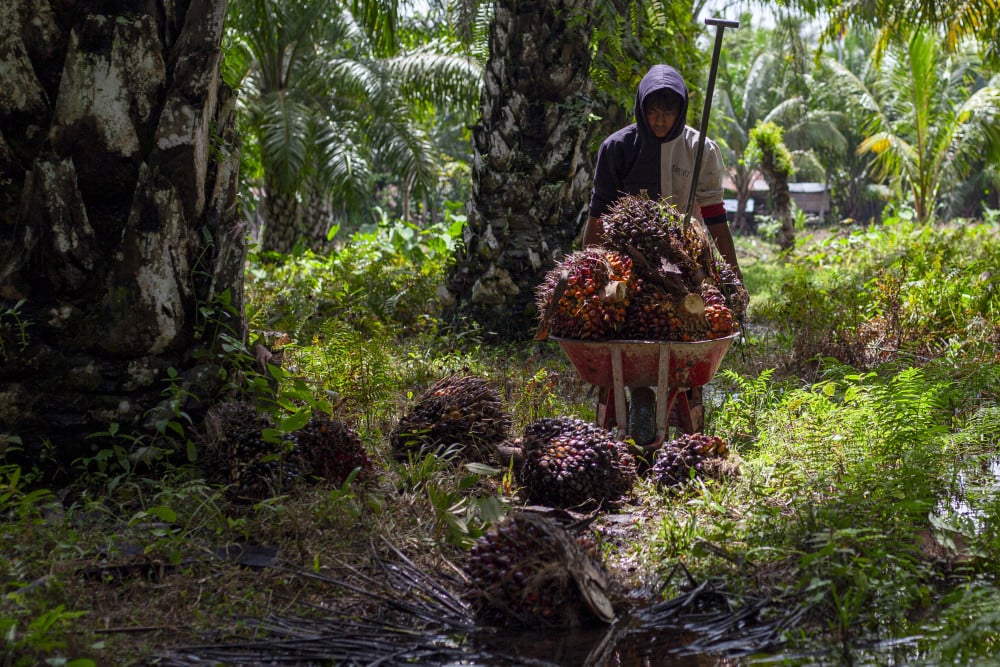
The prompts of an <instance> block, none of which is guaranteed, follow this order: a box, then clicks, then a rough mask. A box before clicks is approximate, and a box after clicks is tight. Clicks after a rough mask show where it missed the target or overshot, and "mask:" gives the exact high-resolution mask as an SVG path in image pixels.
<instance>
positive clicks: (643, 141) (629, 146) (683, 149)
mask: <svg viewBox="0 0 1000 667" xmlns="http://www.w3.org/2000/svg"><path fill="white" fill-rule="evenodd" d="M660 90H664V91H670V92H673V93H676V94H677V95H679V96H680V98H681V100H682V102H681V109H680V111H679V113H678V116H677V123H676V124H675V125H674V127H673V129H671V131H670V133H669V134H668V135H667V136H666V137H664V138H663V139H658V138H657V137H656V135H655V134H654V133H653V130H652V129H651V128H650V127H649V124H648V123H647V122H646V114H645V113H643V102H645V100H646V98H647V97H649V96H650V95H652V94H653V93H654V92H656V91H660ZM687 110H688V90H687V85H686V84H685V83H684V78H683V77H682V76H681V75H680V73H678V72H677V70H675V69H674V68H673V67H671V66H669V65H653V66H652V67H651V68H650V69H649V72H647V73H646V75H645V76H644V77H643V78H642V81H640V82H639V88H638V90H637V91H636V95H635V120H636V122H635V123H632V124H631V125H628V126H626V127H623V128H622V129H620V130H618V131H617V132H615V133H613V134H611V135H610V136H608V138H607V139H605V140H604V142H603V143H602V144H601V147H600V149H599V150H598V152H597V164H596V166H595V168H594V186H593V189H592V190H591V195H590V216H591V217H594V218H599V217H601V216H602V215H603V214H605V213H607V212H608V209H609V208H610V206H611V204H612V203H614V201H615V200H616V199H618V197H620V196H622V195H623V194H631V195H642V194H645V195H647V196H649V197H650V198H651V199H660V198H661V197H664V198H666V199H668V200H669V201H670V202H671V203H672V204H673V205H674V206H676V207H677V208H678V209H679V210H680V211H681V213H684V211H685V210H686V208H687V199H688V196H689V195H690V191H691V175H692V172H693V171H694V162H695V156H696V153H697V150H698V137H699V133H698V131H697V130H695V129H694V128H691V127H688V125H687V124H686V123H685V122H684V119H685V118H686V117H687ZM722 174H723V162H722V155H721V153H720V151H719V147H718V145H717V144H716V143H715V142H714V141H712V140H711V139H708V138H706V140H705V147H704V152H703V153H702V159H701V168H700V171H699V175H698V188H697V190H696V192H695V201H696V202H697V204H698V206H695V207H693V209H692V210H693V213H694V215H695V216H696V217H698V218H701V219H703V220H704V221H705V222H706V223H707V224H718V223H724V222H726V210H725V207H724V205H723V203H722V198H723V189H722Z"/></svg>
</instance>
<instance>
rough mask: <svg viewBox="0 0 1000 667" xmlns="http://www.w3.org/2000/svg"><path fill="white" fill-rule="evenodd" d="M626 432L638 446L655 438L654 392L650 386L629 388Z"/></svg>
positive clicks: (646, 443)
mask: <svg viewBox="0 0 1000 667" xmlns="http://www.w3.org/2000/svg"><path fill="white" fill-rule="evenodd" d="M629 393H630V396H629V399H630V400H629V404H628V432H629V433H630V434H631V435H632V439H633V440H634V441H635V444H637V445H639V446H640V447H642V446H645V445H648V444H649V443H651V442H653V440H655V439H656V392H654V391H653V389H652V388H651V387H635V388H633V389H631V390H630V392H629Z"/></svg>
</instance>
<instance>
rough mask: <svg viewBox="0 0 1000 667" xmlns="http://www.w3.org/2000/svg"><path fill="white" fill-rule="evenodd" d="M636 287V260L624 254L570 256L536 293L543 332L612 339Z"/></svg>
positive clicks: (592, 250) (593, 251)
mask: <svg viewBox="0 0 1000 667" xmlns="http://www.w3.org/2000/svg"><path fill="white" fill-rule="evenodd" d="M637 289H638V284H637V282H636V278H635V275H634V273H633V272H632V260H631V259H630V258H629V257H627V256H625V255H623V254H621V253H620V252H616V251H613V250H608V249H606V248H601V247H589V248H585V249H583V250H579V251H577V252H574V253H571V254H569V255H567V256H566V257H564V258H563V259H562V261H560V262H559V263H558V264H556V266H555V267H553V268H552V269H551V270H549V272H548V273H547V274H546V276H545V280H543V281H542V283H541V284H540V285H539V286H538V288H537V289H536V291H535V303H536V305H537V306H538V312H539V316H540V320H541V321H540V326H539V329H540V330H541V331H546V332H548V333H551V334H552V335H555V336H561V337H565V338H579V339H589V340H606V339H608V338H614V337H615V336H616V335H617V334H618V333H619V332H620V331H621V329H622V325H623V323H624V321H625V313H626V310H627V308H628V303H629V300H630V299H631V298H632V295H633V294H634V293H635V292H636V291H637Z"/></svg>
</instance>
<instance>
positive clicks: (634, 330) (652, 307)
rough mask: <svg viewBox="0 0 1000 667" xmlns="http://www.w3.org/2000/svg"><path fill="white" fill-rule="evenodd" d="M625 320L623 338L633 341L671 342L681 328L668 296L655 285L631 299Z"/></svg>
mask: <svg viewBox="0 0 1000 667" xmlns="http://www.w3.org/2000/svg"><path fill="white" fill-rule="evenodd" d="M625 320H626V322H627V325H626V327H625V332H624V337H625V338H628V339H633V340H672V339H673V338H675V335H676V332H677V331H678V330H679V329H680V326H681V320H680V318H679V317H677V311H676V309H675V308H674V303H673V301H672V300H671V298H670V295H668V294H667V293H666V291H665V290H664V289H663V288H662V287H657V286H655V285H650V286H649V287H646V288H645V289H642V290H641V291H640V292H639V293H638V294H636V295H635V296H634V297H632V301H631V302H629V305H628V311H627V312H626V315H625Z"/></svg>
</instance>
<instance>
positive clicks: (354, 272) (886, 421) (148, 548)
mask: <svg viewBox="0 0 1000 667" xmlns="http://www.w3.org/2000/svg"><path fill="white" fill-rule="evenodd" d="M441 233H443V232H441ZM394 238H395V241H393V240H392V239H394ZM361 241H363V242H359V243H357V244H353V245H351V246H349V247H348V248H346V249H345V250H344V251H343V252H342V253H341V254H340V255H339V256H337V257H336V258H334V259H329V258H322V257H314V256H304V257H301V258H299V259H298V260H296V261H293V262H289V263H287V264H285V265H283V266H281V267H268V266H267V265H264V264H260V263H254V264H252V265H251V268H250V270H249V273H248V312H249V313H250V319H251V325H252V327H253V329H254V330H255V331H256V332H259V333H260V335H261V336H262V337H263V338H264V339H266V338H267V336H270V337H271V338H272V339H276V338H277V336H278V334H283V335H284V340H285V342H284V344H283V345H284V349H283V354H284V358H283V362H282V366H283V368H284V370H285V373H284V374H281V375H279V376H278V378H277V379H276V381H272V382H271V383H270V385H271V386H273V385H277V390H276V392H274V393H273V401H272V405H273V409H274V410H275V411H276V412H277V413H278V414H279V416H284V417H286V418H291V417H289V414H291V416H292V417H294V411H295V410H299V409H304V408H303V406H307V407H308V408H309V409H315V410H329V411H332V412H334V413H335V414H338V415H340V416H343V417H345V418H349V419H350V420H351V422H352V423H353V424H355V425H356V426H357V428H358V432H359V434H360V435H361V436H362V440H363V442H364V445H365V447H366V450H367V451H368V453H369V455H370V456H371V458H372V459H373V461H374V462H375V464H376V466H377V469H378V471H379V474H378V475H377V476H376V477H375V478H374V479H373V480H371V481H368V482H358V481H357V480H354V481H350V482H345V483H344V484H341V485H339V486H333V485H329V484H327V485H305V486H302V487H300V488H297V489H296V490H295V491H294V492H292V493H289V494H287V495H283V496H278V497H274V498H269V499H266V500H263V501H260V502H256V503H238V502H234V501H233V500H232V499H231V498H230V497H229V496H227V494H226V493H225V489H224V488H221V487H219V486H216V485H212V484H209V483H207V482H206V481H205V480H204V479H203V478H202V476H201V475H200V474H199V472H198V470H197V468H195V467H192V466H189V465H182V464H180V463H178V462H168V461H167V460H165V459H156V458H155V457H154V458H152V459H150V460H149V461H147V462H146V463H145V464H143V463H137V462H136V461H135V460H134V456H130V455H134V454H135V453H136V451H137V449H138V448H141V444H142V443H133V442H129V441H126V440H121V442H122V445H121V448H120V450H117V451H114V450H113V451H111V452H110V453H107V454H105V455H103V457H102V458H100V460H99V461H98V460H97V459H98V457H96V456H95V460H94V461H91V462H90V463H91V468H90V469H91V473H90V475H89V476H88V478H87V479H86V480H85V481H84V482H81V483H79V484H77V485H74V486H73V487H72V488H70V489H61V490H57V491H55V492H53V491H51V490H47V489H45V488H44V486H43V485H39V484H38V483H37V480H33V479H31V471H22V470H21V469H20V468H18V467H16V466H13V465H0V518H2V520H0V581H2V582H4V583H3V584H2V587H0V635H2V636H3V638H4V640H5V643H4V645H3V646H4V648H3V649H0V665H4V666H5V667H6V666H7V665H33V664H42V663H48V664H66V665H74V666H76V667H83V666H85V665H98V664H99V665H104V664H116V665H132V664H146V662H147V661H149V660H150V659H151V657H152V656H155V655H160V654H162V653H163V652H164V651H166V650H167V649H169V647H172V646H185V645H193V644H205V643H217V642H221V641H227V640H231V639H234V638H237V637H251V636H253V635H254V634H255V633H258V632H259V629H257V628H256V627H254V626H252V625H248V624H246V623H242V622H241V621H240V619H246V618H264V617H266V616H268V615H276V616H282V615H294V614H304V613H312V614H315V613H317V610H320V612H321V611H322V610H323V609H332V608H336V606H337V601H336V599H331V597H330V596H331V593H330V590H329V588H328V587H323V586H321V585H320V584H319V583H318V581H317V580H316V579H310V578H309V577H303V576H299V575H298V574H296V573H301V572H313V573H316V574H317V575H324V576H326V575H331V576H332V575H334V574H336V573H340V572H343V571H345V570H346V569H347V568H349V567H356V566H361V565H363V564H364V563H365V562H367V561H368V559H370V556H371V550H372V545H373V544H375V543H376V542H377V540H379V539H381V537H382V536H390V537H391V539H392V542H393V543H394V544H395V545H397V546H398V547H399V549H400V550H401V551H402V552H404V553H406V554H407V555H409V556H410V557H411V558H413V559H414V560H415V561H416V562H417V563H418V564H420V565H421V566H423V567H425V568H427V569H428V570H430V571H434V570H435V569H438V570H442V568H443V569H447V566H446V565H444V564H443V563H444V561H445V560H448V561H453V562H457V561H459V560H460V559H461V557H462V555H463V554H464V550H465V548H467V546H468V545H469V544H470V543H471V541H472V540H474V539H475V537H476V536H477V535H479V534H481V533H482V532H483V531H484V530H486V529H488V527H489V526H490V525H491V524H492V522H493V521H495V520H496V519H497V518H498V517H499V516H501V515H502V514H503V513H504V512H506V511H509V510H510V509H511V508H514V507H517V505H518V503H519V501H518V497H517V493H516V491H517V489H516V485H515V484H514V483H513V478H512V476H511V474H510V471H509V470H496V469H487V468H473V469H469V468H464V467H456V466H454V465H450V464H448V463H447V462H446V461H443V460H442V459H440V458H439V457H435V456H425V457H417V458H415V459H413V460H411V461H409V462H405V463H404V462H399V461H395V460H393V458H392V456H391V455H390V454H389V452H388V451H387V444H386V442H387V435H388V433H389V431H390V430H391V428H392V426H393V424H394V421H395V419H397V418H398V416H399V415H400V414H401V412H402V411H403V410H405V409H406V407H407V406H408V405H409V404H410V402H411V401H412V400H413V398H414V397H415V396H416V395H418V394H419V393H420V391H421V390H422V388H424V387H426V386H427V385H428V384H430V383H431V382H433V381H434V380H436V379H438V378H440V377H442V376H443V375H445V374H448V373H451V372H456V371H458V370H465V371H466V372H472V373H476V374H479V375H482V376H483V377H486V378H488V379H489V380H491V382H493V383H494V384H495V386H497V387H498V389H499V390H500V392H501V396H502V397H503V399H504V403H505V407H506V408H507V409H508V410H509V411H510V413H511V415H512V417H513V420H514V424H515V431H517V430H520V429H522V428H523V427H524V426H525V425H527V424H528V423H531V422H532V421H534V420H536V419H539V418H542V417H546V416H557V415H566V416H578V417H581V418H583V419H586V420H588V421H589V420H593V418H594V405H595V402H596V396H594V395H593V394H592V393H591V392H590V391H589V388H588V387H586V386H584V385H582V384H581V382H580V381H579V379H578V378H577V376H576V373H575V371H574V369H573V368H572V367H571V366H570V365H569V363H568V362H567V360H566V359H565V358H564V356H563V355H562V354H561V351H560V350H559V349H558V347H557V346H555V344H554V343H551V342H543V343H534V342H533V343H530V344H525V345H519V346H500V347H494V346H490V345H487V344H486V343H484V342H483V340H482V339H481V337H479V336H478V335H477V333H476V332H475V331H474V330H472V331H467V332H462V333H460V334H459V333H456V332H451V333H447V332H445V330H443V329H439V328H438V325H437V322H436V320H435V313H434V312H433V310H432V309H430V310H429V306H428V304H433V303H434V299H433V298H432V296H431V295H432V294H433V289H434V285H435V284H436V281H437V280H438V279H439V278H440V275H441V274H442V272H443V270H444V267H445V262H446V259H445V258H446V253H445V252H444V251H443V250H442V251H440V252H437V253H436V254H435V252H433V251H432V250H429V249H428V248H434V247H437V245H436V244H429V245H426V246H425V247H421V246H420V244H419V242H418V241H419V239H418V241H413V240H409V239H403V240H400V239H399V238H398V237H393V236H391V235H389V234H386V233H383V234H379V233H374V234H373V235H372V236H371V237H365V238H364V239H361ZM738 243H739V245H738V248H739V250H740V253H741V256H742V257H743V258H745V262H744V265H743V269H744V274H745V276H746V280H747V285H748V287H749V289H750V291H751V294H752V295H753V300H752V302H751V308H750V322H749V324H750V326H749V327H748V335H747V338H746V340H745V341H743V342H741V343H740V344H739V345H737V346H736V347H734V349H733V350H731V352H730V353H729V354H728V355H727V357H726V359H725V360H724V362H723V366H722V368H721V369H720V372H719V373H718V374H717V375H716V377H715V379H714V380H713V382H712V386H711V387H710V389H711V391H710V392H708V393H707V394H706V395H707V397H708V422H707V428H706V430H708V431H709V432H713V433H716V434H718V435H720V436H722V437H724V438H725V439H726V440H727V441H728V442H729V443H730V446H731V448H732V450H733V451H734V455H735V456H738V458H739V461H740V471H741V474H740V476H739V477H737V478H732V479H726V480H723V481H711V480H708V481H705V482H697V483H695V484H692V485H689V486H688V487H686V488H685V489H683V490H682V491H679V492H671V493H666V492H664V491H662V490H660V489H657V488H656V487H654V486H653V485H651V484H649V483H648V482H646V481H640V482H639V484H637V486H636V488H635V490H634V497H633V498H632V499H631V501H630V503H629V504H628V505H627V507H626V508H625V510H623V511H625V512H627V513H629V514H630V515H631V517H632V520H631V521H629V522H626V523H624V524H623V523H621V522H618V523H615V524H613V523H612V522H610V521H603V519H599V520H598V521H597V523H596V525H597V526H598V528H599V529H601V530H603V531H605V536H606V539H605V540H604V555H605V558H606V560H607V562H608V564H609V566H610V567H611V568H612V569H613V571H615V572H616V574H617V575H618V576H620V577H621V578H622V579H623V580H625V581H628V582H629V583H630V584H631V585H633V586H636V587H644V588H647V589H651V588H654V587H656V586H658V585H662V584H663V583H664V581H663V577H664V575H665V573H666V572H669V571H671V570H672V569H673V568H674V567H675V566H677V565H683V566H684V568H686V569H687V570H688V571H689V572H690V573H691V574H692V576H693V577H694V578H695V579H696V580H698V581H712V582H715V583H717V584H718V585H719V586H721V587H723V588H724V589H725V590H728V591H732V592H733V593H734V594H740V595H748V596H750V595H752V596H770V597H773V598H774V599H780V600H783V601H787V604H788V605H796V606H799V607H801V608H802V609H803V610H805V613H804V615H803V617H802V622H801V624H800V627H798V628H796V632H794V633H792V634H790V635H789V637H788V639H789V641H790V642H791V646H793V647H797V648H800V649H802V650H812V649H818V648H822V649H823V650H827V651H834V652H835V653H838V654H840V657H841V658H842V659H844V660H852V659H853V660H860V659H861V658H863V657H864V656H865V651H870V650H872V649H870V648H869V647H870V646H871V645H872V642H873V641H877V640H882V641H885V640H889V639H893V638H897V639H899V638H906V637H914V636H916V635H921V636H923V637H924V638H923V639H912V640H908V641H907V643H906V644H905V645H904V647H903V648H902V649H899V648H897V649H896V651H897V658H899V655H898V652H899V651H902V652H903V656H902V658H900V659H902V660H903V661H904V662H909V663H916V662H918V658H919V659H920V660H926V661H928V662H933V660H939V661H970V660H975V659H976V658H977V656H978V657H983V656H989V655H992V654H993V653H994V652H995V650H996V648H997V644H998V642H1000V633H998V632H997V630H996V629H995V628H996V626H997V624H996V611H995V609H996V604H997V601H998V600H1000V588H998V587H997V585H996V577H997V575H998V574H1000V572H998V570H997V566H996V563H997V562H1000V561H998V558H997V557H998V555H1000V521H998V518H1000V513H998V510H1000V507H998V506H997V500H996V494H995V489H996V487H997V485H998V484H1000V482H998V475H997V473H996V472H995V471H996V463H995V462H996V456H997V448H998V446H1000V436H998V435H997V433H996V429H995V425H996V423H997V418H998V417H1000V414H998V410H1000V408H998V396H1000V284H998V283H997V282H996V281H997V280H998V278H996V277H993V276H992V274H991V271H990V269H989V267H995V266H998V265H1000V244H998V242H997V240H996V228H995V225H989V224H973V223H963V224H956V225H954V226H942V227H938V228H921V227H915V226H913V225H911V224H910V223H908V222H907V221H905V220H896V221H889V222H888V223H887V224H885V225H883V226H881V227H879V228H871V229H860V228H854V229H846V228H845V229H837V230H827V231H826V232H825V233H823V234H819V233H817V234H816V235H815V236H814V237H811V238H809V239H806V240H803V241H801V242H800V244H799V246H798V247H797V248H796V249H795V250H793V251H792V252H791V253H790V254H789V255H788V256H780V255H778V254H777V252H776V250H775V249H774V247H773V246H770V245H769V244H767V243H765V242H763V241H761V240H759V239H754V238H740V239H738ZM445 245H447V244H445ZM386 267H390V269H389V270H388V272H387V273H386V272H384V270H385V269H386ZM376 277H379V279H376ZM362 289H364V298H363V299H359V298H358V295H359V294H360V293H361V290H362ZM257 380H258V382H257V385H256V386H257V388H258V393H261V392H262V391H263V390H262V389H261V385H267V384H268V383H267V382H260V381H259V380H260V379H259V378H258V379H257ZM189 435H190V434H189ZM7 438H8V439H9V441H8V442H7V443H6V444H7V445H8V446H16V440H15V439H11V436H7ZM98 463H100V465H98ZM959 501H961V503H965V505H962V504H961V503H960V502H959ZM233 543H239V544H246V545H252V546H253V547H254V548H255V549H256V551H254V553H255V554H257V555H258V556H260V557H261V558H262V559H264V562H263V563H257V564H253V563H247V562H245V563H243V564H240V563H239V562H238V561H236V560H233V559H228V560H226V559H222V560H220V559H218V558H211V557H210V555H211V554H212V553H213V552H214V551H215V550H216V549H218V548H219V547H220V546H223V545H227V544H233ZM265 564H266V566H261V565H265ZM442 571H443V570H442ZM682 588H683V581H682V580H681V579H672V580H670V581H669V582H667V583H666V586H665V588H664V589H663V591H662V594H663V595H664V596H665V597H669V596H671V595H674V594H677V593H678V592H680V591H681V590H682Z"/></svg>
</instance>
